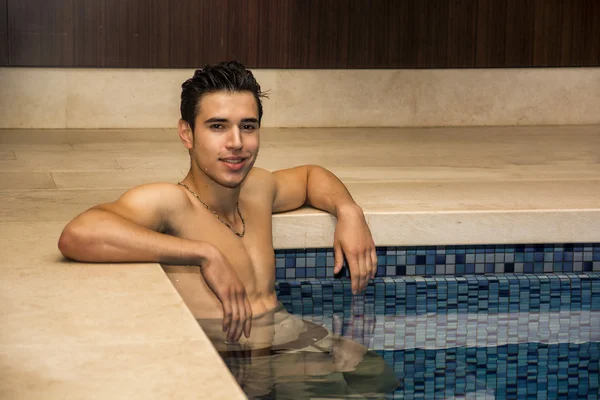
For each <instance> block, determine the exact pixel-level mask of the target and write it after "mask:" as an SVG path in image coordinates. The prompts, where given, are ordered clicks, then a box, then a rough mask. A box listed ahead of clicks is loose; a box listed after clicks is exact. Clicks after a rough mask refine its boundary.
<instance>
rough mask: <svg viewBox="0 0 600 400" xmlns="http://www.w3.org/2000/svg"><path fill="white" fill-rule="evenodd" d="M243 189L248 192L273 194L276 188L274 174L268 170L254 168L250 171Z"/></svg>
mask: <svg viewBox="0 0 600 400" xmlns="http://www.w3.org/2000/svg"><path fill="white" fill-rule="evenodd" d="M243 188H244V190H245V191H247V192H250V191H252V192H254V191H261V192H266V191H268V192H272V191H273V190H274V188H275V178H274V176H273V174H272V173H271V172H269V171H267V170H266V169H264V168H258V167H254V168H252V170H250V173H249V174H248V177H247V178H246V180H245V181H244V186H243Z"/></svg>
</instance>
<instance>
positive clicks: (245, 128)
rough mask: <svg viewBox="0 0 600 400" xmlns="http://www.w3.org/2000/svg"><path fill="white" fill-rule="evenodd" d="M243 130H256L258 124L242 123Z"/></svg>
mask: <svg viewBox="0 0 600 400" xmlns="http://www.w3.org/2000/svg"><path fill="white" fill-rule="evenodd" d="M242 130H244V131H248V132H252V131H254V130H256V126H254V125H242Z"/></svg>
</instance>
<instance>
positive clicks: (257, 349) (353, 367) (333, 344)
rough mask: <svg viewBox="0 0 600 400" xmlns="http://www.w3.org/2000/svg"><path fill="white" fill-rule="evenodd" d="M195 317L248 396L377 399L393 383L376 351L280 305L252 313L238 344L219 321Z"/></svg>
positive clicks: (395, 384) (395, 381)
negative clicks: (249, 326) (229, 339)
mask: <svg viewBox="0 0 600 400" xmlns="http://www.w3.org/2000/svg"><path fill="white" fill-rule="evenodd" d="M198 322H199V323H200V325H201V326H202V327H203V329H204V331H205V332H206V334H207V335H208V336H209V338H210V339H211V342H212V343H213V345H214V346H215V348H216V349H217V351H218V352H219V354H220V355H221V356H222V357H223V360H224V361H225V364H227V366H228V368H229V369H230V371H231V373H232V374H233V376H234V377H235V378H236V380H237V381H238V383H239V384H240V386H241V387H242V389H243V390H244V392H245V393H246V395H247V396H248V398H249V399H255V398H260V399H278V400H286V399H290V400H303V399H306V400H308V399H314V398H329V399H333V398H340V399H383V398H385V395H386V394H387V393H390V392H393V391H394V390H395V389H396V388H397V387H398V384H399V381H398V379H397V378H396V375H395V374H394V371H393V370H392V369H391V367H390V366H389V365H387V363H386V362H385V361H384V360H383V358H382V357H381V356H380V355H378V354H377V353H375V352H373V351H369V350H368V349H367V348H366V347H365V346H363V345H362V344H360V343H358V342H355V341H352V340H349V339H346V338H344V337H341V336H339V335H337V334H334V333H331V332H329V331H328V330H327V329H326V328H324V327H322V326H319V325H317V324H314V323H312V322H308V321H303V320H302V319H300V318H298V317H297V316H294V315H292V314H289V313H288V312H287V311H286V310H285V308H284V307H283V305H281V304H278V306H277V307H276V308H275V309H273V310H270V311H268V312H266V313H264V314H262V315H259V316H255V318H254V321H253V324H252V326H253V328H252V334H251V335H250V337H249V338H248V339H245V338H242V339H243V340H240V342H239V343H229V342H227V340H226V338H225V334H224V333H223V331H222V330H221V329H220V321H219V320H212V319H199V320H198Z"/></svg>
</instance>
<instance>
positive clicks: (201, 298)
mask: <svg viewBox="0 0 600 400" xmlns="http://www.w3.org/2000/svg"><path fill="white" fill-rule="evenodd" d="M201 207H202V206H200V207H194V209H193V210H192V211H193V212H186V213H185V214H181V215H177V216H173V225H172V226H173V228H174V229H173V230H172V232H171V234H173V235H174V236H177V237H181V238H185V239H189V240H194V241H198V242H205V243H209V244H211V245H213V246H215V247H216V248H218V249H219V250H220V251H221V253H222V254H223V255H224V256H225V258H226V259H227V261H228V262H229V264H230V265H231V267H232V268H233V270H234V271H235V272H236V274H237V276H238V277H239V278H240V280H241V281H242V282H243V284H244V287H245V288H246V293H247V295H248V298H249V300H250V302H251V303H253V302H260V301H261V299H264V298H265V296H271V295H272V294H273V293H274V285H275V261H274V254H273V239H272V229H271V210H270V208H268V207H261V206H260V204H259V205H256V206H252V205H248V204H246V205H242V204H241V205H240V210H241V213H242V216H243V218H244V221H245V225H246V232H245V234H244V236H243V237H241V238H240V237H238V236H237V235H236V234H235V233H234V232H233V231H232V230H231V229H230V228H228V227H227V226H226V225H225V224H223V223H222V222H221V221H220V220H219V219H218V218H216V217H215V216H214V215H213V214H212V213H210V212H209V211H208V210H206V209H205V208H203V207H202V208H201ZM241 227H242V225H241V224H237V225H236V228H237V230H239V231H240V232H241V230H242V229H241ZM163 267H164V269H165V272H167V275H168V276H169V278H170V279H171V281H172V282H173V284H174V286H175V287H176V289H177V291H178V292H179V294H180V295H181V296H182V298H183V300H184V301H185V302H186V304H187V305H188V307H190V308H191V309H192V311H194V309H196V308H197V309H198V310H200V309H202V310H206V309H207V306H208V308H209V309H210V308H211V307H210V306H211V305H212V306H213V308H219V309H220V306H219V302H218V299H217V298H216V296H214V294H213V293H212V291H211V290H210V289H209V288H208V285H207V284H206V282H204V279H203V278H202V275H201V274H200V268H199V267H198V266H189V267H179V266H163ZM198 313H199V312H194V314H198ZM197 316H198V315H197Z"/></svg>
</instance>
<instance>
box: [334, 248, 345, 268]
mask: <svg viewBox="0 0 600 400" xmlns="http://www.w3.org/2000/svg"><path fill="white" fill-rule="evenodd" d="M333 251H334V253H333V254H334V257H335V264H334V267H333V273H334V274H339V273H340V271H341V270H342V267H343V266H344V253H343V252H342V246H341V245H340V244H339V243H334V245H333Z"/></svg>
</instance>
